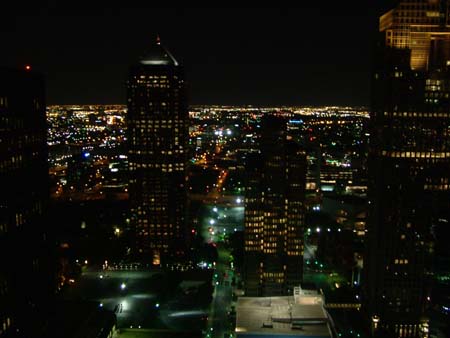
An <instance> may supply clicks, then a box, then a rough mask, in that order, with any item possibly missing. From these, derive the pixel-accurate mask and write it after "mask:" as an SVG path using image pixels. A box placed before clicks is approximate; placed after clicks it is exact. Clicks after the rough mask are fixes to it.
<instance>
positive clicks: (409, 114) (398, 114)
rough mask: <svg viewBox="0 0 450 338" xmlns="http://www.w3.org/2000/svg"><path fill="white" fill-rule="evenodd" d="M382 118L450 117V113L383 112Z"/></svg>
mask: <svg viewBox="0 0 450 338" xmlns="http://www.w3.org/2000/svg"><path fill="white" fill-rule="evenodd" d="M384 116H395V117H450V113H442V112H439V113H438V112H386V111H385V112H384Z"/></svg>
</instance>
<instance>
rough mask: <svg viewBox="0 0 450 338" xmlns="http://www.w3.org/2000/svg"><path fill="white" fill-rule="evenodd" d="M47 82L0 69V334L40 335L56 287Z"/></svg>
mask: <svg viewBox="0 0 450 338" xmlns="http://www.w3.org/2000/svg"><path fill="white" fill-rule="evenodd" d="M44 89H45V88H44V81H43V78H42V77H41V76H39V75H38V74H36V73H34V72H33V71H31V70H24V71H19V70H9V69H0V187H1V189H0V337H16V336H17V337H22V336H23V337H38V336H39V332H40V330H41V325H42V323H43V318H42V317H41V315H42V313H43V312H44V311H43V310H44V308H43V305H45V304H46V303H47V302H48V299H49V297H50V296H51V295H52V293H53V291H54V287H55V282H56V278H55V273H54V270H53V268H52V266H53V264H52V262H53V260H52V257H53V256H52V250H51V249H50V248H51V246H50V244H49V243H50V236H49V232H48V229H47V222H46V219H45V214H46V210H47V203H48V197H49V196H48V167H47V146H46V132H47V125H46V116H45V101H44V99H45V93H44Z"/></svg>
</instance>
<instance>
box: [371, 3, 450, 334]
mask: <svg viewBox="0 0 450 338" xmlns="http://www.w3.org/2000/svg"><path fill="white" fill-rule="evenodd" d="M388 17H389V18H390V20H391V24H389V25H388V24H386V20H387V18H388ZM447 18H448V1H440V2H439V1H432V0H430V1H403V2H400V4H399V5H398V6H397V7H396V8H395V9H393V10H391V11H389V12H388V13H387V14H385V15H383V16H382V17H381V20H380V22H381V24H380V32H381V33H380V34H381V38H380V42H379V46H378V48H377V55H376V57H375V67H374V74H373V92H372V109H371V110H372V111H371V145H370V152H369V180H370V181H369V184H370V189H369V201H370V202H369V203H370V212H369V222H368V245H367V255H366V258H365V261H364V267H365V270H366V275H365V281H364V284H365V288H366V289H365V297H366V300H365V305H366V311H367V315H368V318H369V320H371V325H372V331H373V333H376V332H377V330H379V329H382V330H386V331H387V332H389V334H391V335H392V336H397V337H427V336H428V320H427V318H426V316H425V313H426V311H425V310H426V308H427V305H429V304H430V303H429V300H430V298H429V297H430V293H429V287H428V286H429V283H428V280H427V278H429V276H430V275H431V274H430V254H431V252H432V250H433V236H432V234H433V228H434V227H435V226H437V225H438V224H439V223H442V222H444V223H445V222H449V221H450V215H449V210H450V189H449V188H450V129H449V126H450V101H449V95H450V72H449V65H450V30H449V28H450V27H449V26H448V25H447ZM392 22H393V23H392ZM425 23H426V24H425ZM400 28H401V29H400ZM419 36H420V41H419V40H417V39H419Z"/></svg>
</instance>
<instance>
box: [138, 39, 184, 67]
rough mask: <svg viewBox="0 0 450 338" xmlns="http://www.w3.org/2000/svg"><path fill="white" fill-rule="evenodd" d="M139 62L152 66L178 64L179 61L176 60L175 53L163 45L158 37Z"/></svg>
mask: <svg viewBox="0 0 450 338" xmlns="http://www.w3.org/2000/svg"><path fill="white" fill-rule="evenodd" d="M139 62H140V63H141V64H143V65H152V66H161V65H172V66H178V62H177V60H175V58H174V57H173V55H172V54H171V53H170V52H169V51H168V50H167V49H166V48H165V47H164V46H163V45H161V41H160V39H159V37H158V38H157V39H156V43H154V44H152V45H151V46H150V48H149V49H148V50H147V52H146V53H145V55H144V56H143V57H142V58H141V59H140V61H139Z"/></svg>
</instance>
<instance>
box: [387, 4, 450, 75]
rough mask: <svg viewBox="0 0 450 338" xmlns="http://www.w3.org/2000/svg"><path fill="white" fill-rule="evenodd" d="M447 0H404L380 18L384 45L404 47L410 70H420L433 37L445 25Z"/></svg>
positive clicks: (430, 48) (447, 7) (447, 16)
mask: <svg viewBox="0 0 450 338" xmlns="http://www.w3.org/2000/svg"><path fill="white" fill-rule="evenodd" d="M449 3H450V2H449V1H448V0H404V1H399V4H398V5H397V6H396V7H395V8H393V9H391V10H390V11H388V12H386V13H385V14H384V15H382V16H381V18H380V31H382V32H384V40H385V44H386V46H389V47H393V48H398V49H402V48H408V49H410V51H411V57H410V65H411V68H412V69H413V70H424V69H426V68H427V67H428V63H429V62H430V57H429V56H430V52H431V50H432V44H433V42H434V40H435V39H438V38H440V37H441V35H442V33H443V32H444V31H445V30H446V27H448V25H449V15H450V6H449Z"/></svg>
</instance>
